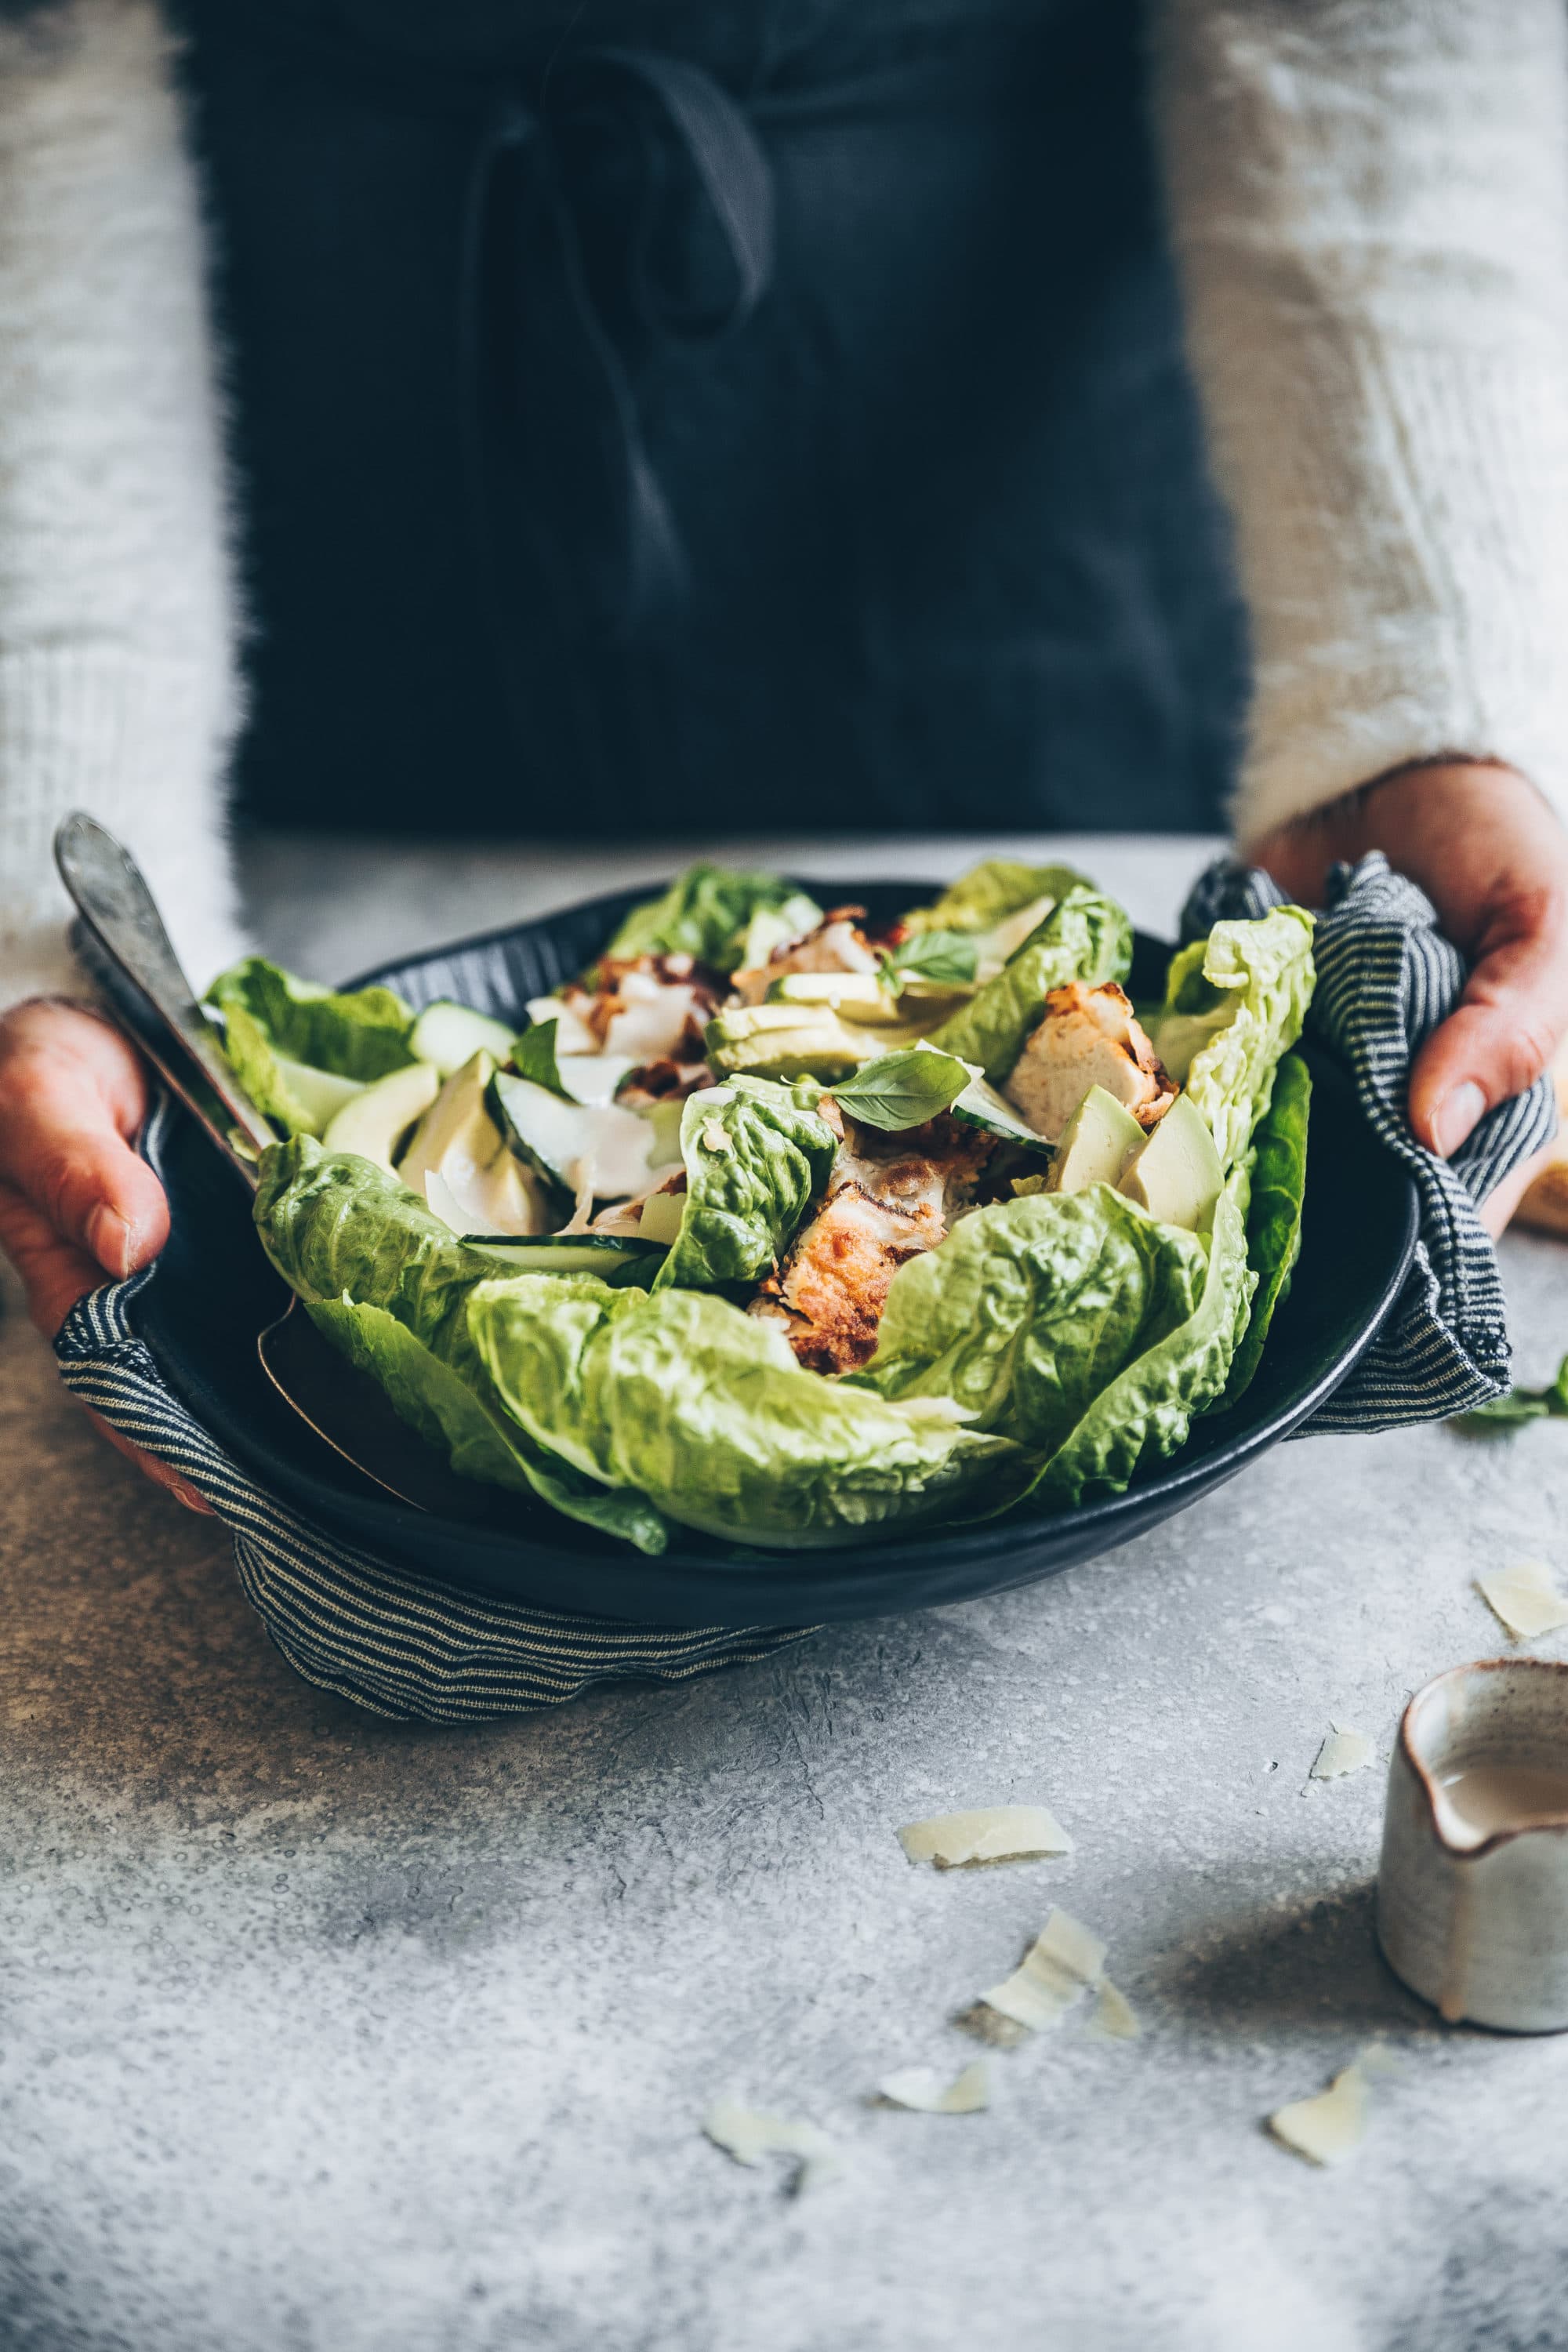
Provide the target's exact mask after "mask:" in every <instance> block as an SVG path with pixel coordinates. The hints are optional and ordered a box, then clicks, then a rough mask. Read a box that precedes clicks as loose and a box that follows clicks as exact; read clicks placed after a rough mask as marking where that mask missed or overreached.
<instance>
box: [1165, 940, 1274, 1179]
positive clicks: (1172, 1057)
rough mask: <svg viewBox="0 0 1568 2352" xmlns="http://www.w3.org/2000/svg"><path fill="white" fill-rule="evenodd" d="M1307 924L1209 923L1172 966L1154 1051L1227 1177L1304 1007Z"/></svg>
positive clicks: (1263, 1106) (1242, 1149) (1244, 1147)
mask: <svg viewBox="0 0 1568 2352" xmlns="http://www.w3.org/2000/svg"><path fill="white" fill-rule="evenodd" d="M1314 977H1315V973H1314V971H1313V965H1312V918H1311V916H1310V915H1309V914H1308V913H1307V911H1306V909H1305V908H1301V907H1276V908H1273V909H1272V910H1271V911H1270V912H1269V913H1268V914H1267V915H1265V916H1263V917H1262V918H1261V919H1258V920H1257V921H1255V922H1245V921H1243V922H1229V923H1216V924H1215V927H1214V929H1213V930H1212V931H1211V932H1210V933H1209V935H1208V938H1207V939H1206V940H1194V943H1193V944H1192V946H1191V947H1185V948H1183V949H1182V950H1180V951H1179V952H1178V953H1177V954H1176V955H1174V956H1173V958H1172V960H1171V968H1170V971H1169V974H1168V976H1167V979H1166V982H1165V1003H1164V1005H1163V1009H1162V1010H1161V1012H1160V1013H1157V1014H1156V1015H1154V1016H1153V1019H1152V1023H1151V1024H1150V1026H1151V1034H1152V1040H1153V1045H1154V1050H1155V1052H1156V1053H1157V1054H1158V1055H1159V1056H1160V1059H1161V1060H1162V1061H1163V1063H1164V1065H1165V1067H1166V1068H1167V1069H1168V1070H1169V1071H1170V1073H1171V1076H1173V1078H1174V1079H1176V1081H1177V1082H1178V1084H1179V1085H1181V1086H1182V1087H1184V1089H1185V1091H1186V1092H1187V1094H1189V1095H1190V1096H1191V1097H1192V1099H1193V1101H1194V1105H1195V1106H1196V1108H1198V1109H1199V1110H1200V1111H1201V1112H1202V1113H1203V1115H1204V1118H1205V1120H1206V1121H1207V1123H1208V1128H1209V1132H1210V1133H1211V1134H1212V1135H1213V1137H1214V1139H1215V1150H1217V1151H1218V1153H1219V1156H1220V1165H1221V1166H1222V1167H1223V1168H1226V1169H1227V1170H1228V1169H1230V1168H1234V1167H1235V1166H1236V1164H1237V1161H1238V1160H1240V1158H1241V1157H1242V1154H1243V1153H1244V1152H1245V1151H1246V1150H1247V1144H1248V1142H1249V1141H1250V1139H1251V1136H1252V1130H1253V1129H1254V1128H1255V1127H1256V1126H1257V1124H1258V1120H1259V1119H1260V1118H1262V1116H1263V1114H1264V1112H1265V1111H1266V1110H1267V1109H1268V1102H1269V1097H1270V1095H1271V1094H1272V1092H1273V1087H1274V1072H1275V1069H1276V1066H1278V1064H1279V1057H1280V1055H1282V1054H1284V1053H1286V1052H1288V1050H1289V1047H1290V1046H1292V1045H1294V1044H1295V1042H1296V1040H1297V1038H1298V1037H1299V1036H1300V1034H1301V1024H1302V1022H1303V1020H1304V1019H1305V1017H1306V1013H1307V1007H1308V1005H1309V1004H1310V1003H1311V1001H1312V983H1313V980H1314Z"/></svg>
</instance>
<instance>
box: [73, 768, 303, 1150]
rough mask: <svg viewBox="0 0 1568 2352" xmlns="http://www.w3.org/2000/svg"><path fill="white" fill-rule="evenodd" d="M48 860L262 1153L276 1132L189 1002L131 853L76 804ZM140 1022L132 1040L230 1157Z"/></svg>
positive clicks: (205, 1110)
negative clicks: (135, 1037)
mask: <svg viewBox="0 0 1568 2352" xmlns="http://www.w3.org/2000/svg"><path fill="white" fill-rule="evenodd" d="M55 864H56V865H57V866H58V868H59V874H60V879H61V881H62V882H63V883H64V884H65V886H66V888H67V889H68V891H69V893H70V895H71V898H73V899H74V901H75V902H76V907H77V911H78V912H79V915H80V916H81V919H82V921H83V922H84V923H85V925H86V926H87V928H88V929H89V932H90V933H91V935H92V938H93V940H94V941H95V942H96V944H97V945H98V946H99V947H100V949H101V950H102V951H103V953H104V955H105V956H106V957H107V958H108V959H109V961H110V963H111V964H112V965H113V966H115V968H116V969H117V970H118V971H120V972H121V973H123V975H124V977H125V978H126V979H127V980H128V981H130V982H131V983H132V986H133V987H134V988H135V989H136V991H137V992H138V994H139V997H141V998H142V999H144V1000H145V1002H146V1003H147V1005H148V1006H149V1007H150V1009H151V1012H152V1013H153V1015H155V1016H156V1020H157V1023H158V1024H160V1025H161V1027H162V1028H163V1031H164V1032H165V1034H167V1036H168V1038H169V1039H170V1040H171V1041H172V1043H173V1044H174V1046H176V1047H177V1048H178V1049H179V1052H180V1053H181V1054H182V1055H184V1056H187V1057H188V1059H189V1060H190V1061H191V1062H194V1063H195V1066H196V1070H197V1071H198V1072H199V1073H200V1075H201V1076H202V1077H203V1078H204V1079H205V1082H206V1087H208V1088H210V1089H211V1092H212V1094H213V1095H215V1096H216V1097H217V1100H218V1102H219V1104H220V1105H221V1106H222V1108H223V1109H224V1110H225V1111H226V1113H227V1116H228V1118H229V1119H230V1120H231V1121H232V1123H233V1124H234V1125H235V1126H236V1127H237V1128H238V1129H239V1130H240V1132H241V1134H242V1135H243V1136H245V1137H246V1138H247V1139H248V1141H249V1142H250V1143H252V1144H253V1145H254V1146H255V1148H256V1149H257V1150H258V1151H264V1150H266V1149H267V1147H268V1144H270V1143H276V1141H277V1140H278V1138H277V1136H276V1134H275V1133H274V1132H273V1129H271V1127H270V1126H269V1125H268V1122H267V1120H266V1119H265V1118H263V1117H262V1115H261V1113H260V1111H258V1109H257V1108H256V1105H255V1104H254V1103H253V1102H252V1101H251V1099H250V1097H249V1096H248V1095H247V1093H246V1091H245V1088H244V1087H242V1086H241V1085H240V1082H239V1080H238V1079H237V1077H236V1076H235V1074H234V1072H233V1070H232V1069H231V1068H230V1067H229V1065H228V1062H227V1060H226V1057H225V1055H224V1054H223V1052H222V1050H221V1048H220V1047H219V1045H218V1042H217V1037H216V1033H215V1032H214V1030H213V1028H212V1026H211V1024H209V1022H208V1021H207V1018H206V1015H205V1013H203V1011H202V1009H201V1006H200V1005H199V1004H198V1003H196V998H195V990H194V989H193V988H192V986H191V983H190V982H189V981H188V980H187V979H186V978H185V975H184V971H182V970H181V968H180V960H179V958H178V956H177V955H176V954H175V953H174V948H173V946H172V945H171V943H170V940H169V934H168V932H167V931H166V930H165V929H164V928H163V917H162V916H161V915H160V914H159V912H158V907H157V902H156V900H155V899H154V898H153V893H152V891H151V890H150V889H149V888H148V887H147V884H146V880H145V878H144V877H143V876H142V869H141V867H140V866H138V865H137V863H136V861H135V859H134V858H133V857H132V855H131V853H130V851H129V850H127V849H122V848H121V845H120V844H119V842H118V841H116V840H115V838H114V836H113V835H112V834H110V833H107V832H106V831H105V830H104V828H103V826H102V825H100V824H99V823H98V822H97V821H96V819H95V818H93V817H90V816H88V815H86V814H83V812H82V811H81V810H77V811H76V812H75V813H74V814H72V815H70V816H68V817H66V818H65V819H64V820H63V821H62V822H61V824H59V826H58V829H57V831H56V834H55ZM147 1025H149V1024H142V1023H138V1024H134V1026H135V1028H136V1031H137V1042H138V1043H139V1044H141V1045H144V1046H145V1047H146V1048H147V1050H148V1051H149V1052H150V1053H151V1054H152V1055H153V1059H154V1060H155V1061H157V1063H158V1066H159V1067H160V1068H161V1069H163V1071H164V1075H165V1076H168V1077H169V1080H170V1084H171V1085H173V1086H174V1088H175V1091H176V1092H177V1093H178V1094H179V1095H180V1096H181V1097H182V1099H183V1100H184V1102H185V1103H186V1104H187V1106H188V1107H189V1108H191V1109H192V1110H193V1111H195V1115H196V1117H197V1118H199V1119H200V1120H201V1122H202V1125H203V1126H204V1127H205V1128H206V1129H207V1130H208V1132H209V1133H210V1134H212V1135H213V1137H214V1140H215V1141H216V1142H217V1143H218V1144H219V1146H220V1148H221V1149H222V1150H225V1151H226V1152H227V1154H228V1156H229V1157H230V1158H231V1159H235V1158H236V1157H237V1155H236V1153H235V1151H234V1150H233V1146H232V1143H231V1142H230V1140H229V1139H228V1138H227V1136H226V1134H224V1133H223V1132H222V1131H221V1130H219V1129H216V1128H215V1126H214V1123H213V1120H212V1117H211V1111H210V1107H203V1105H202V1104H201V1103H199V1102H197V1101H193V1100H192V1092H193V1091H195V1090H194V1089H193V1090H191V1091H187V1088H186V1087H184V1086H183V1085H181V1084H180V1082H179V1080H178V1079H176V1078H175V1077H174V1076H172V1075H171V1073H170V1072H169V1070H168V1069H167V1068H166V1067H165V1066H164V1063H163V1056H162V1055H159V1054H158V1053H157V1052H156V1050H155V1047H154V1045H153V1042H152V1040H151V1039H150V1038H148V1037H146V1036H144V1035H142V1034H141V1032H142V1029H143V1028H144V1027H146V1026H147Z"/></svg>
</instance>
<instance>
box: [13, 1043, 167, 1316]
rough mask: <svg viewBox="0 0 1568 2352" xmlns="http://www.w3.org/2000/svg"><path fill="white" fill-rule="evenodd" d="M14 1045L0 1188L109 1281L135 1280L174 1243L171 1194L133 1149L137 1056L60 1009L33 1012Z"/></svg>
mask: <svg viewBox="0 0 1568 2352" xmlns="http://www.w3.org/2000/svg"><path fill="white" fill-rule="evenodd" d="M39 1016H44V1017H39ZM49 1016H52V1017H49ZM5 1045H6V1050H5V1056H4V1069H3V1072H0V1081H3V1083H0V1093H3V1095H4V1116H3V1117H0V1183H4V1184H5V1186H6V1187H7V1188H8V1190H9V1191H10V1192H11V1193H12V1194H13V1195H14V1196H19V1197H20V1199H21V1201H23V1202H26V1204H27V1205H28V1206H29V1207H30V1208H31V1209H32V1210H33V1211H34V1212H35V1213H36V1214H37V1218H38V1220H39V1221H40V1222H41V1223H42V1224H43V1225H44V1226H45V1227H46V1228H47V1230H48V1231H49V1232H51V1233H53V1234H57V1235H58V1236H59V1238H60V1239H61V1240H62V1241H64V1242H66V1243H68V1244H71V1245H72V1246H73V1247H74V1248H75V1249H77V1250H79V1251H80V1252H82V1253H83V1254H84V1255H86V1256H87V1257H89V1258H90V1259H91V1260H93V1261H94V1262H95V1263H96V1264H97V1265H100V1266H101V1267H102V1268H103V1270H104V1272H105V1273H108V1274H112V1275H125V1274H130V1273H131V1272H132V1271H133V1270H134V1268H135V1267H137V1266H138V1265H144V1264H145V1263H146V1261H147V1259H148V1258H150V1257H153V1256H154V1255H156V1253H157V1252H158V1251H159V1250H160V1249H161V1248H162V1247H163V1243H164V1241H165V1240H166V1239H167V1236H168V1212H167V1209H166V1206H165V1204H164V1201H163V1189H162V1187H161V1186H160V1184H159V1182H158V1180H157V1178H156V1177H155V1176H154V1175H153V1171H152V1170H151V1169H150V1168H149V1167H148V1166H147V1163H146V1161H145V1160H142V1158H141V1157H140V1156H139V1154H138V1153H137V1152H136V1151H134V1150H132V1145H131V1141H130V1138H131V1137H132V1136H133V1135H134V1134H135V1131H136V1127H137V1123H138V1121H139V1119H140V1117H141V1113H142V1106H143V1101H144V1096H143V1092H142V1078H141V1073H140V1070H139V1068H138V1066H137V1064H136V1060H135V1057H134V1055H132V1053H131V1051H130V1049H129V1047H128V1046H127V1045H126V1044H125V1042H124V1040H123V1039H122V1038H121V1037H120V1036H119V1035H117V1034H116V1033H115V1032H114V1031H113V1030H111V1029H110V1028H109V1027H108V1026H107V1025H106V1024H103V1023H101V1022H99V1021H95V1020H93V1019H92V1018H91V1017H90V1016H89V1015H86V1014H83V1013H77V1012H75V1011H74V1010H68V1009H66V1008H59V1007H52V1006H38V1007H33V1006H26V1007H24V1008H23V1011H22V1013H19V1014H18V1015H16V1016H15V1017H14V1020H13V1023H12V1024H9V1032H8V1034H7V1037H6V1041H5Z"/></svg>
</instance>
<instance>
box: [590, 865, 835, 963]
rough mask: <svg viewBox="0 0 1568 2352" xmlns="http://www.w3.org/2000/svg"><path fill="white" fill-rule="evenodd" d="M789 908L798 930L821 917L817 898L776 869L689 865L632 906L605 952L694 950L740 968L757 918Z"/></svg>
mask: <svg viewBox="0 0 1568 2352" xmlns="http://www.w3.org/2000/svg"><path fill="white" fill-rule="evenodd" d="M786 907H787V908H789V912H790V926H791V929H792V930H793V931H795V932H798V931H805V930H810V929H813V928H814V926H815V925H816V924H817V923H819V922H820V921H821V919H822V909H821V908H820V907H818V906H817V904H816V900H815V899H812V898H807V897H806V896H805V892H804V891H801V890H797V889H796V888H795V885H794V883H793V882H785V881H784V880H782V879H781V878H780V877H779V876H778V875H776V874H746V873H740V872H735V871H732V870H731V868H729V867H728V866H703V865H699V866H688V868H687V870H686V872H685V873H684V874H681V875H678V876H677V877H676V879H675V880H674V881H673V882H672V883H671V884H670V886H669V887H668V890H666V891H665V892H663V894H662V895H661V896H660V897H659V898H649V899H648V900H647V901H646V903H645V904H644V905H642V906H640V907H634V908H632V910H631V913H630V914H629V915H627V916H626V918H625V919H624V920H623V921H622V924H621V927H620V929H619V930H618V931H617V932H616V936H615V938H614V939H613V940H611V941H610V944H609V946H608V947H607V948H606V949H605V954H606V955H611V956H639V955H689V956H695V957H696V958H697V959H698V961H699V962H700V963H706V964H710V965H711V966H712V967H713V969H714V970H715V971H723V972H730V971H737V970H739V968H740V965H741V960H742V956H743V955H744V954H745V952H746V950H747V933H748V931H749V930H750V929H751V927H752V919H753V918H754V917H755V916H757V915H762V914H770V913H775V912H777V911H779V910H780V909H782V908H786Z"/></svg>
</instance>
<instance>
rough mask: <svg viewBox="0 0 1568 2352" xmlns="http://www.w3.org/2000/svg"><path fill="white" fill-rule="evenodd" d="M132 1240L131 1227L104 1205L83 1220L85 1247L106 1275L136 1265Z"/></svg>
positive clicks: (134, 1247)
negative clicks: (85, 1222) (85, 1238)
mask: <svg viewBox="0 0 1568 2352" xmlns="http://www.w3.org/2000/svg"><path fill="white" fill-rule="evenodd" d="M136 1241H137V1234H136V1228H135V1226H134V1225H132V1223H129V1221H128V1220H127V1219H126V1218H124V1217H122V1216H121V1213H120V1212H119V1210H118V1209H111V1208H110V1207H109V1206H108V1205H107V1203H106V1204H105V1205H103V1206H102V1207H100V1208H97V1209H95V1210H94V1211H93V1213H92V1214H91V1216H90V1217H89V1219H88V1221H87V1245H88V1247H89V1250H90V1251H91V1252H92V1254H93V1255H94V1257H95V1258H96V1259H97V1260H98V1262H99V1264H100V1265H101V1266H102V1267H104V1268H105V1270H106V1271H107V1272H108V1273H110V1274H129V1273H130V1272H131V1269H132V1266H133V1265H135V1263H136Z"/></svg>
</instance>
